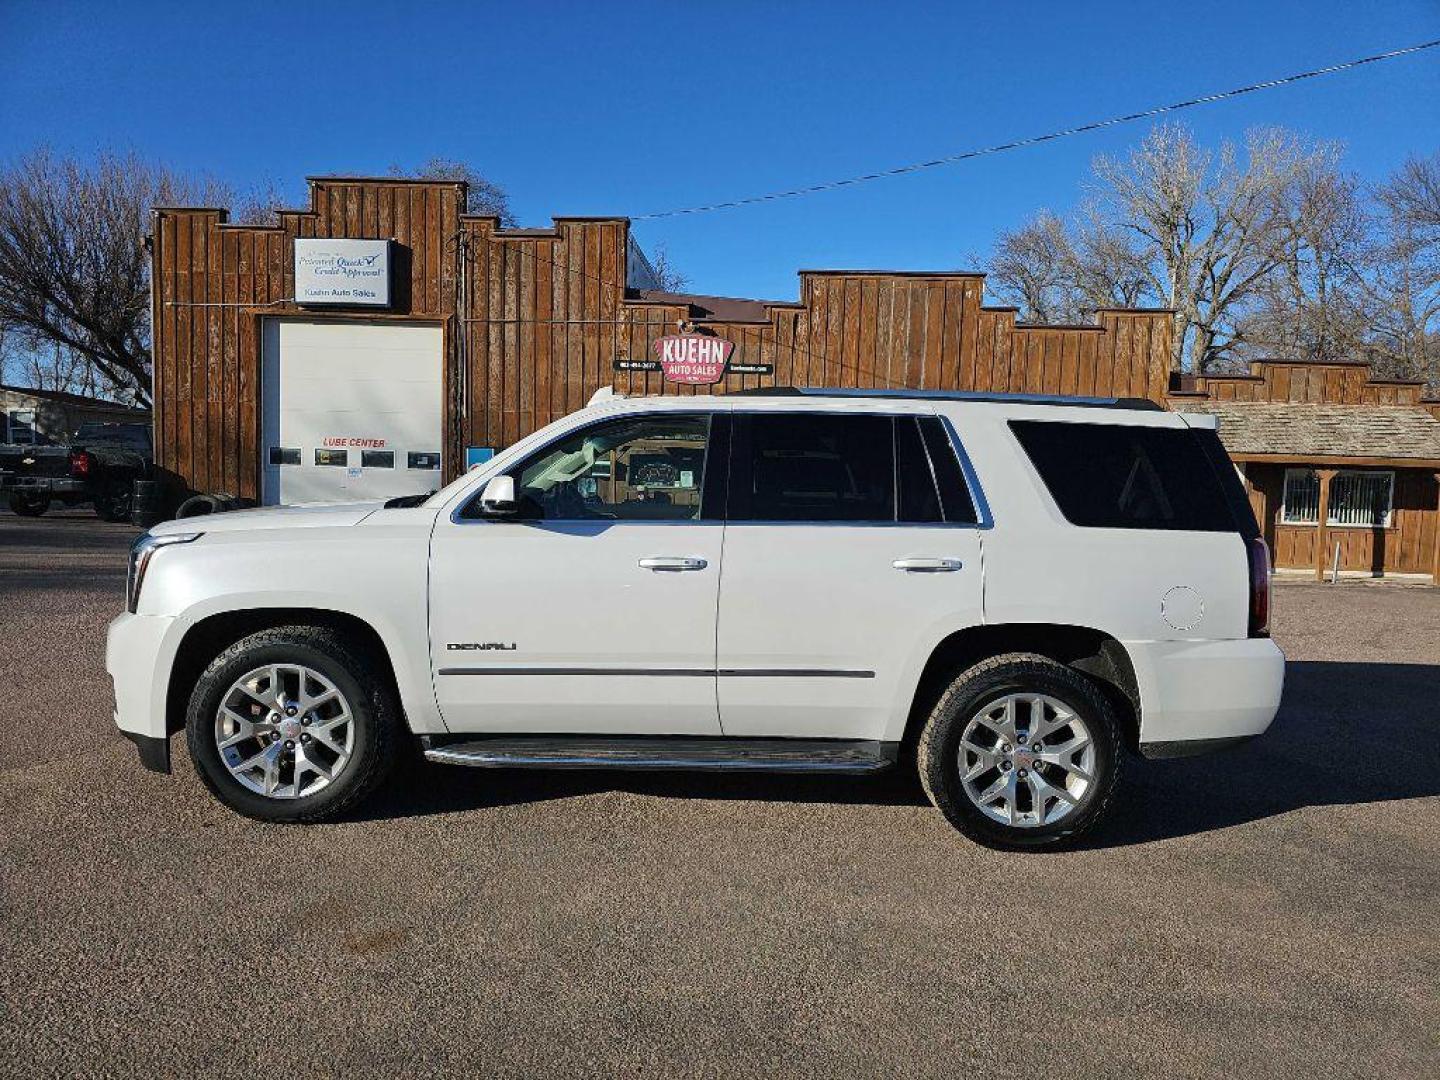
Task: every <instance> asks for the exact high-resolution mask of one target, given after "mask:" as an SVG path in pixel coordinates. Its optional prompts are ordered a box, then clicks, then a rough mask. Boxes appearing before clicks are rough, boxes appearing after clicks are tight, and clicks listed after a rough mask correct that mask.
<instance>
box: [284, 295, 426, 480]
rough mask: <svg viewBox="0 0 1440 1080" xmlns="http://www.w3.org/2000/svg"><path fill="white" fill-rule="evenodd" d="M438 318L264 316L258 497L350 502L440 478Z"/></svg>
mask: <svg viewBox="0 0 1440 1080" xmlns="http://www.w3.org/2000/svg"><path fill="white" fill-rule="evenodd" d="M442 347H443V346H442V336H441V330H440V327H438V326H414V325H404V324H399V323H384V322H371V323H362V322H354V323H350V322H346V323H341V322H306V321H302V320H297V319H266V320H265V330H264V341H263V353H262V355H263V358H264V364H263V368H262V372H261V378H262V381H261V385H260V392H261V396H262V401H263V406H262V417H263V420H262V430H263V434H264V437H263V439H262V442H261V451H260V452H261V454H262V455H263V456H264V457H263V460H264V462H265V502H267V503H285V504H295V503H307V502H354V501H358V500H367V499H388V498H390V497H391V496H394V495H411V494H415V493H418V492H423V491H430V490H431V489H433V488H437V487H439V486H440V437H441V412H442V408H441V406H442V396H441V375H442V371H443V366H444V365H443V358H442Z"/></svg>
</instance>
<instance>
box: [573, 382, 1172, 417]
mask: <svg viewBox="0 0 1440 1080" xmlns="http://www.w3.org/2000/svg"><path fill="white" fill-rule="evenodd" d="M737 398H741V399H744V400H745V401H747V402H749V401H757V400H764V401H766V402H767V404H768V403H770V402H776V401H790V402H798V401H801V400H803V401H806V402H813V403H816V404H819V403H821V402H826V401H834V402H845V403H847V404H850V403H863V402H866V401H915V402H933V403H948V402H954V403H967V404H992V405H1024V406H1031V405H1053V406H1057V407H1061V408H1071V409H1074V408H1081V409H1121V410H1126V411H1130V412H1151V413H1154V412H1162V413H1163V412H1165V411H1166V410H1165V408H1164V406H1162V405H1160V404H1158V403H1157V402H1154V401H1151V400H1150V399H1149V398H1138V397H1078V396H1077V397H1067V396H1063V395H1060V394H1021V393H1015V394H1011V393H990V392H981V391H972V390H907V389H889V388H880V387H875V388H868V387H810V386H762V387H754V388H751V389H746V390H732V391H730V392H729V393H728V394H696V395H693V396H689V395H687V396H683V397H674V396H668V395H665V396H662V395H637V396H635V397H629V396H627V395H625V394H619V393H615V392H614V391H613V390H611V389H610V388H609V387H604V388H602V389H600V390H598V391H596V393H595V396H594V397H592V398H591V399H590V402H589V404H591V405H600V404H604V403H606V402H609V401H616V402H619V401H626V402H631V401H635V402H638V401H654V402H664V403H665V404H667V405H669V404H673V403H676V402H681V403H686V404H689V405H690V407H692V408H693V407H695V406H696V405H699V404H700V402H701V401H705V402H708V403H712V404H722V403H731V404H733V403H735V399H737Z"/></svg>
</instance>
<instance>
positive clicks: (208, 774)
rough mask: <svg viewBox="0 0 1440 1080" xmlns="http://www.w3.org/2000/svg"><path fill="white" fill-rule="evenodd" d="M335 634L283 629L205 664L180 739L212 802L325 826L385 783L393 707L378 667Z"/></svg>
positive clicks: (394, 725) (394, 736)
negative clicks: (182, 740)
mask: <svg viewBox="0 0 1440 1080" xmlns="http://www.w3.org/2000/svg"><path fill="white" fill-rule="evenodd" d="M379 666H380V665H377V664H376V663H375V662H374V659H373V658H371V657H369V656H367V655H366V654H365V653H364V650H361V649H359V648H357V647H356V646H355V644H354V643H353V642H351V641H350V640H349V639H347V638H346V637H345V636H344V635H342V634H339V633H337V632H336V631H334V630H331V629H328V628H325V627H317V626H285V627H277V628H275V629H272V630H264V631H261V632H260V633H257V634H252V635H250V636H249V637H247V638H244V639H242V640H240V641H238V642H236V643H235V644H234V645H231V646H230V647H229V648H228V649H226V650H225V651H224V652H222V653H221V654H220V655H219V656H217V657H216V658H215V659H214V660H213V661H211V663H210V666H209V667H207V668H206V669H205V672H204V674H202V675H201V676H200V679H199V681H198V682H197V683H196V685H195V689H194V692H193V693H192V694H191V695H190V707H189V711H188V714H187V716H186V742H187V744H188V745H189V749H190V756H191V758H192V759H193V760H194V762H195V767H196V769H197V770H198V771H199V773H200V777H201V779H202V780H204V782H205V785H206V787H208V788H209V789H210V790H211V792H213V793H214V795H215V796H216V797H217V798H218V799H219V800H220V801H221V802H223V803H224V804H225V805H226V806H228V807H230V808H231V809H233V810H236V811H238V812H239V813H242V814H244V815H246V816H247V817H252V818H256V819H258V820H261V821H273V822H313V821H324V820H329V819H331V818H334V817H338V816H339V815H341V814H343V813H345V812H346V811H348V810H351V809H353V808H354V807H355V806H357V805H358V804H359V803H360V802H361V801H362V800H363V799H364V798H365V797H366V796H368V795H369V794H370V793H371V792H372V791H374V789H375V788H376V787H377V786H378V785H379V783H380V782H381V780H383V779H384V777H385V774H386V773H387V772H388V771H389V768H390V765H391V763H392V760H393V758H394V756H395V752H396V748H397V745H398V741H399V740H398V732H399V726H400V720H399V717H400V708H399V705H398V703H397V702H396V700H395V692H394V690H393V689H392V688H391V687H390V685H389V684H388V682H387V680H385V679H383V678H381V677H378V676H376V675H374V674H373V672H374V671H375V670H376V669H377V668H378V667H379Z"/></svg>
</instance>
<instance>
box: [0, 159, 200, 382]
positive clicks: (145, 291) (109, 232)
mask: <svg viewBox="0 0 1440 1080" xmlns="http://www.w3.org/2000/svg"><path fill="white" fill-rule="evenodd" d="M225 197H226V192H225V191H224V189H223V188H221V187H220V186H219V185H216V184H213V183H211V182H206V181H199V182H192V181H187V180H184V179H182V178H181V177H179V176H177V175H176V174H174V173H172V172H170V171H169V170H166V169H163V168H157V167H155V166H151V165H148V164H146V163H145V162H143V161H141V160H140V159H139V158H137V157H135V156H134V155H123V156H118V155H114V154H102V155H100V157H98V158H97V159H96V161H95V162H94V164H93V165H86V164H83V163H81V162H79V161H76V160H74V159H68V158H59V157H56V156H54V155H53V154H51V153H50V152H49V151H47V150H43V149H42V150H37V151H35V152H33V153H31V154H29V155H27V156H25V157H23V158H21V159H20V160H19V161H17V162H15V163H14V164H13V165H10V166H8V167H6V168H4V169H3V170H0V321H4V322H5V323H7V324H8V325H9V327H10V331H11V332H12V333H13V334H15V335H16V336H18V337H19V339H20V343H21V345H22V346H23V347H24V348H25V350H26V351H27V352H28V353H31V354H41V353H42V352H43V348H42V347H43V346H54V347H56V348H58V349H59V350H60V351H61V355H62V357H70V356H73V357H79V358H83V360H84V362H85V363H86V364H87V365H89V366H90V367H92V368H93V369H94V372H95V374H96V376H98V378H97V379H96V380H95V383H96V384H97V385H98V387H99V388H100V389H101V390H102V391H103V392H104V393H107V394H110V395H114V396H116V397H119V398H121V399H128V400H131V401H134V402H136V403H138V404H142V405H148V404H149V402H150V298H149V263H150V260H149V256H148V255H147V253H146V251H145V248H144V236H145V230H146V227H147V224H148V220H147V218H148V213H149V210H150V208H151V207H152V206H156V205H183V204H194V203H196V202H204V203H209V204H211V205H223V204H224V202H225ZM31 359H32V360H35V356H32V357H31ZM36 362H42V363H43V362H44V357H43V355H40V357H39V360H38V361H36Z"/></svg>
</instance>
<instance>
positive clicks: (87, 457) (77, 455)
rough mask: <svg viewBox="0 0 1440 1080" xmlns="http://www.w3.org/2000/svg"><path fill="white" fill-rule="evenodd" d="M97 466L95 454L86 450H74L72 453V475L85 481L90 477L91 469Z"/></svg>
mask: <svg viewBox="0 0 1440 1080" xmlns="http://www.w3.org/2000/svg"><path fill="white" fill-rule="evenodd" d="M94 464H95V457H94V455H93V454H90V453H88V452H87V451H84V450H72V451H71V452H70V475H71V476H73V477H76V478H77V479H80V480H83V479H85V477H87V476H89V475H90V469H91V468H92V467H93V466H94Z"/></svg>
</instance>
